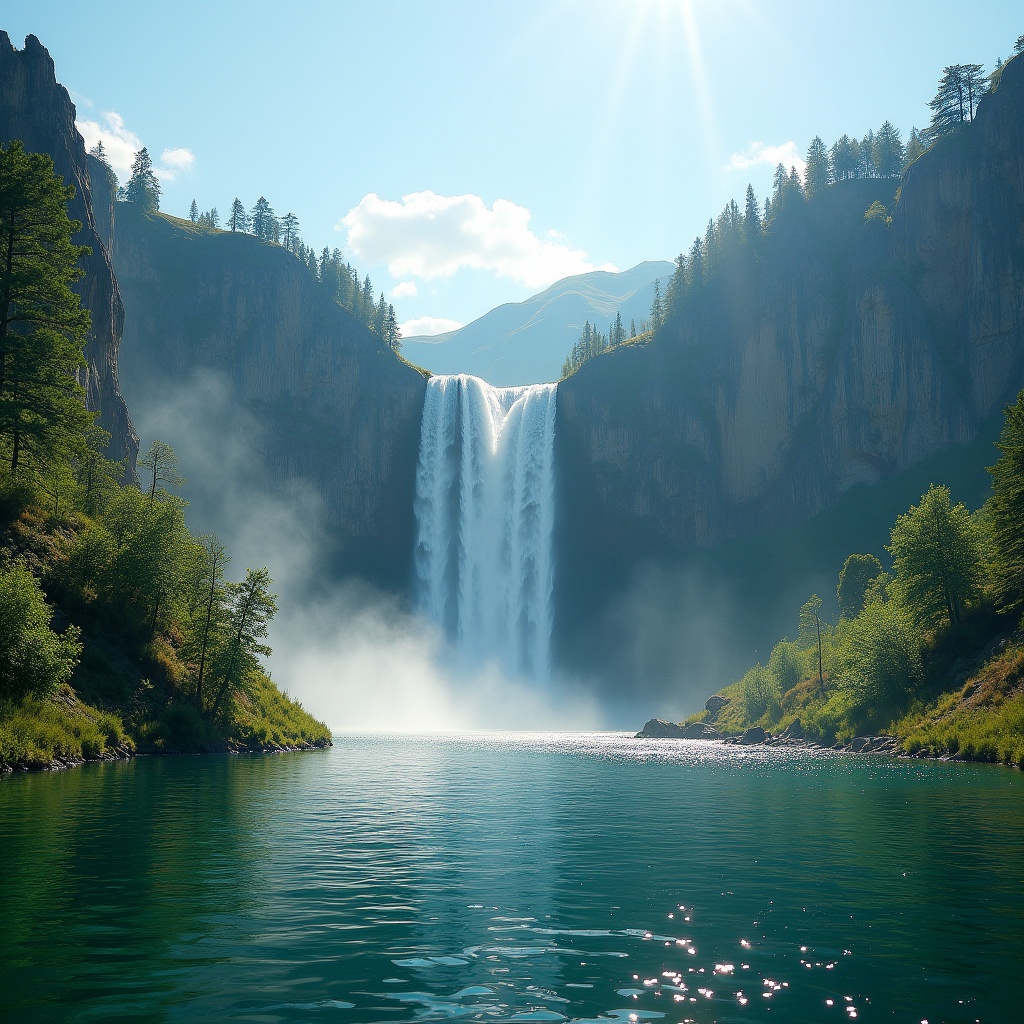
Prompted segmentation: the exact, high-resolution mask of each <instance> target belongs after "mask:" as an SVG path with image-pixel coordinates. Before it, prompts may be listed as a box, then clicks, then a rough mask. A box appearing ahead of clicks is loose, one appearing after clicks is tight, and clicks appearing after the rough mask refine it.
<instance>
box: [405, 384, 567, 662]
mask: <svg viewBox="0 0 1024 1024" xmlns="http://www.w3.org/2000/svg"><path fill="white" fill-rule="evenodd" d="M555 390H556V388H555V385H554V384H536V385H531V386H529V387H518V388H495V387H491V385H490V384H487V383H486V382H485V381H482V380H480V379H479V378H477V377H470V376H467V375H466V374H460V375H459V376H434V377H431V378H430V381H429V382H428V384H427V396H426V401H425V402H424V406H423V424H422V428H421V432H420V454H419V464H418V466H417V469H416V502H415V514H416V553H415V583H414V586H415V595H414V597H415V600H416V603H417V604H418V606H419V608H420V610H421V611H422V612H423V613H424V614H425V615H427V616H428V617H429V618H431V619H432V620H433V621H435V622H436V623H437V624H438V625H440V626H441V627H442V628H443V629H444V631H445V632H446V634H447V635H448V636H449V637H450V638H451V640H452V641H453V642H454V644H455V647H456V649H457V651H458V652H459V654H460V655H461V656H462V658H463V659H464V660H466V661H468V662H469V663H471V664H482V663H484V662H486V661H491V660H497V661H498V662H499V663H500V664H501V665H502V666H503V667H504V669H505V670H506V671H508V672H510V673H513V674H516V675H525V676H528V677H531V678H534V679H541V680H543V679H546V678H547V677H548V675H549V672H550V653H549V647H550V642H551V626H552V603H551V595H552V588H553V585H554V565H553V563H552V557H551V534H552V529H553V526H554V504H555V486H554V440H555Z"/></svg>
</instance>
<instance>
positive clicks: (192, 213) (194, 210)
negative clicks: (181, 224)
mask: <svg viewBox="0 0 1024 1024" xmlns="http://www.w3.org/2000/svg"><path fill="white" fill-rule="evenodd" d="M188 219H189V220H190V221H192V223H193V224H195V222H196V221H197V220H199V207H198V206H197V205H196V201H195V200H194V199H193V200H192V205H191V206H190V207H189V209H188Z"/></svg>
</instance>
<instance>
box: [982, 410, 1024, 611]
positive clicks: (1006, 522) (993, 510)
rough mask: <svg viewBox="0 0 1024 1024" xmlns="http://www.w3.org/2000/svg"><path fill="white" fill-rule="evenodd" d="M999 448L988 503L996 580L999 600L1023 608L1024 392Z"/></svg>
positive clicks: (1005, 426)
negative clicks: (994, 554) (999, 453)
mask: <svg viewBox="0 0 1024 1024" xmlns="http://www.w3.org/2000/svg"><path fill="white" fill-rule="evenodd" d="M996 447H997V448H998V449H999V451H1000V452H1001V453H1002V454H1001V455H1000V457H999V461H998V462H997V463H996V464H995V465H994V466H992V467H991V468H990V469H989V473H991V474H992V497H991V498H990V499H989V500H988V503H987V505H986V509H987V510H988V519H989V523H990V524H991V530H992V540H993V545H994V547H995V551H996V555H997V557H996V558H995V560H994V564H993V577H994V580H993V582H994V584H995V591H996V597H997V598H998V600H999V603H1000V604H1001V605H1002V606H1003V607H1004V608H1019V607H1020V606H1021V605H1022V604H1024V391H1021V392H1020V393H1019V394H1018V395H1017V401H1016V403H1015V404H1014V405H1011V406H1009V407H1008V408H1007V409H1006V411H1005V420H1004V423H1003V432H1002V435H1001V436H1000V438H999V442H998V444H997V445H996Z"/></svg>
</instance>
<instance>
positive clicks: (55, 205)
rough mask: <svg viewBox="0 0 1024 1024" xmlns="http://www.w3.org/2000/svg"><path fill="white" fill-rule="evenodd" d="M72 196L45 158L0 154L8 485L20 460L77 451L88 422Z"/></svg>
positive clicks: (15, 151)
mask: <svg viewBox="0 0 1024 1024" xmlns="http://www.w3.org/2000/svg"><path fill="white" fill-rule="evenodd" d="M74 194H75V190H74V187H73V186H71V185H65V184H64V182H63V181H62V180H61V178H60V177H59V176H58V175H57V174H55V173H54V170H53V161H52V160H51V159H50V157H49V156H45V155H43V154H39V153H26V152H25V151H24V149H23V147H22V144H21V143H20V142H12V143H11V144H10V145H9V146H8V147H7V148H4V147H3V146H0V437H2V438H4V439H5V447H6V448H7V450H6V452H5V455H6V457H7V462H8V465H9V467H10V471H11V473H12V475H13V474H16V473H17V472H18V468H19V466H20V464H21V462H22V460H23V457H24V455H25V453H26V452H28V453H29V454H30V455H35V456H37V458H39V459H40V460H45V458H46V457H48V456H49V455H52V453H53V452H55V451H62V452H70V451H73V450H75V449H77V448H79V447H80V446H81V444H82V442H83V438H84V435H85V431H86V429H87V428H88V426H89V424H90V423H91V422H92V418H93V417H92V414H91V413H88V412H86V410H85V404H84V393H83V391H82V388H81V387H80V385H79V384H78V382H77V380H76V378H75V371H76V370H78V369H79V368H80V367H82V366H84V365H85V360H84V358H83V355H82V350H83V348H84V346H85V339H86V334H87V332H88V329H89V322H90V320H89V312H88V310H85V309H82V305H81V301H80V299H79V297H78V296H77V295H76V294H75V293H74V292H73V291H72V290H71V283H72V282H73V281H76V280H78V279H79V278H80V277H81V276H82V271H81V269H80V268H79V266H78V261H79V259H80V258H81V257H82V256H84V255H85V254H86V253H88V252H89V249H88V247H87V246H81V245H75V244H73V242H72V241H71V238H72V235H73V234H74V232H75V231H77V230H79V229H80V228H81V226H82V225H81V224H80V223H79V222H78V221H73V220H71V219H70V218H69V217H68V211H67V203H68V202H69V201H70V200H71V198H72V197H73V196H74Z"/></svg>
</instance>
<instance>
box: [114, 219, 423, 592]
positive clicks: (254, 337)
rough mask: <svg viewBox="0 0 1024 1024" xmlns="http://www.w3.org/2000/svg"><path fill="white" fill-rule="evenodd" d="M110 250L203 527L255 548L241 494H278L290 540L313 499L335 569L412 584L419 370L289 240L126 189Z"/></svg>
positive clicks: (142, 366) (157, 431) (134, 380)
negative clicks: (178, 214)
mask: <svg viewBox="0 0 1024 1024" xmlns="http://www.w3.org/2000/svg"><path fill="white" fill-rule="evenodd" d="M112 251H113V253H114V266H115V270H116V272H117V279H118V281H119V283H120V287H121V292H122V295H123V296H124V305H125V335H124V341H123V344H122V349H121V375H122V380H123V382H124V388H125V394H126V396H127V399H128V401H129V403H130V405H131V407H132V409H133V410H135V411H136V412H135V415H136V418H137V420H138V422H139V426H140V432H142V433H143V435H144V436H145V437H146V438H147V439H148V438H150V437H152V436H159V437H160V438H161V439H162V440H165V441H167V442H169V443H171V444H172V445H174V446H175V448H176V449H178V451H179V454H180V455H181V456H182V463H183V469H184V471H185V474H186V476H189V477H190V478H191V483H190V488H189V490H188V491H187V493H188V496H189V498H190V499H191V500H192V501H193V502H194V504H195V506H196V507H195V509H194V511H195V512H196V514H197V515H198V516H199V518H200V520H201V522H200V526H201V527H203V528H209V527H213V528H216V529H217V530H218V531H219V532H221V533H222V535H223V536H224V539H225V540H229V539H231V546H232V547H234V548H237V547H238V544H239V543H241V544H242V546H243V547H244V542H243V541H235V540H234V539H233V538H231V536H230V532H231V531H232V530H234V532H235V533H237V532H239V530H241V529H242V528H241V527H240V526H238V525H237V524H238V523H239V522H240V521H241V519H242V518H244V516H242V515H241V513H243V512H244V511H245V510H244V509H243V508H240V506H244V505H245V504H246V503H251V504H252V505H254V506H255V505H260V506H262V507H264V511H267V510H272V509H273V508H275V507H277V508H278V509H281V510H282V511H283V513H284V515H283V518H281V519H279V520H278V521H277V523H276V524H275V525H274V527H273V529H274V532H275V536H274V537H273V538H268V539H267V542H268V544H269V543H270V542H271V541H272V543H273V544H275V545H280V544H282V543H284V544H286V543H287V540H288V537H289V535H291V534H293V533H295V532H299V531H301V530H302V529H303V528H304V527H306V526H307V525H308V524H307V523H305V522H303V521H302V519H303V516H304V515H305V513H302V514H299V513H298V512H297V510H299V509H305V510H306V511H307V512H308V514H309V515H310V516H313V517H319V516H322V517H323V519H324V521H325V522H326V524H327V527H328V530H329V532H330V545H331V548H332V553H333V555H334V557H335V559H336V561H335V564H334V565H333V566H331V568H332V569H334V570H335V571H336V572H337V571H342V572H355V573H358V574H360V575H363V576H366V577H369V578H371V579H373V580H375V581H378V582H381V583H384V584H386V585H388V586H390V587H394V588H400V589H404V587H405V586H406V584H407V581H408V572H409V565H410V559H411V553H412V544H413V535H414V520H413V491H414V486H415V476H416V459H417V453H418V449H419V431H420V413H421V410H422V406H423V397H424V391H425V387H426V382H425V380H424V378H423V376H422V375H421V374H420V373H419V372H417V371H416V370H415V369H413V368H412V367H411V366H409V365H408V364H406V363H403V362H402V361H401V360H399V359H398V358H397V357H396V356H395V355H394V354H393V353H392V352H391V351H389V350H388V349H387V348H386V347H385V346H384V345H383V343H382V342H381V341H380V339H379V338H378V337H377V336H376V335H375V334H372V333H371V332H370V331H368V330H366V329H365V328H364V327H363V326H362V324H360V323H359V322H358V321H357V320H356V319H355V318H354V317H353V316H351V315H350V314H349V312H348V311H347V310H345V309H343V308H341V307H340V306H338V305H337V304H336V303H335V302H333V301H332V300H331V299H330V298H329V297H328V296H327V294H326V293H325V292H324V291H323V290H322V289H321V288H320V286H319V284H318V283H317V281H316V280H315V279H314V278H313V277H311V276H310V274H309V273H308V271H307V270H306V269H305V267H304V266H302V265H300V264H299V262H298V261H297V260H296V259H295V258H294V257H293V256H292V255H291V254H289V253H288V252H286V251H285V250H284V249H282V248H280V247H279V246H270V245H266V244H264V243H261V242H259V241H257V239H255V238H254V237H252V236H250V235H245V234H241V233H238V234H235V233H232V232H226V231H216V232H211V231H206V230H203V229H199V228H197V227H196V226H195V225H193V224H191V223H189V222H188V221H180V220H175V219H174V218H169V217H165V216H163V215H160V214H157V215H152V216H148V215H144V214H142V213H140V212H139V210H138V208H136V207H133V206H130V205H128V204H124V203H118V204H117V207H116V216H115V220H114V237H113V245H112ZM252 557H257V556H256V555H253V556H252ZM264 557H265V556H264ZM326 561H327V552H326V551H325V552H324V553H323V559H322V561H321V565H320V568H327V566H326V564H325V563H326ZM278 572H280V569H279V570H278Z"/></svg>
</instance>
